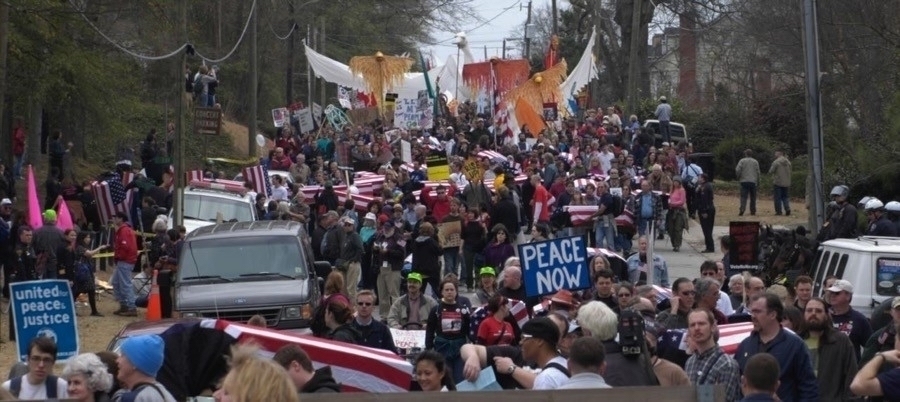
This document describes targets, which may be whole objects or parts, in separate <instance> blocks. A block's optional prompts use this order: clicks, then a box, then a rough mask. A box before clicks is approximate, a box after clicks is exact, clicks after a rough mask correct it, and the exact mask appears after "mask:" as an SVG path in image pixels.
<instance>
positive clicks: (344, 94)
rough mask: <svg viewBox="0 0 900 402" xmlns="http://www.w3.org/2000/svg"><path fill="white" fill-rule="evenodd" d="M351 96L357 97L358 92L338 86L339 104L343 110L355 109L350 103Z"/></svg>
mask: <svg viewBox="0 0 900 402" xmlns="http://www.w3.org/2000/svg"><path fill="white" fill-rule="evenodd" d="M351 95H356V91H355V90H353V89H351V88H347V87H345V86H341V85H338V103H340V105H341V107H342V108H344V109H352V108H353V104H352V103H351V102H350V98H351Z"/></svg>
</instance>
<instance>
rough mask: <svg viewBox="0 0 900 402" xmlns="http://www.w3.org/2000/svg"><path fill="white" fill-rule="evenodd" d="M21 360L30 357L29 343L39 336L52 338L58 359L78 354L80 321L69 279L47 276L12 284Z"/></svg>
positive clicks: (11, 299)
mask: <svg viewBox="0 0 900 402" xmlns="http://www.w3.org/2000/svg"><path fill="white" fill-rule="evenodd" d="M9 293H10V296H11V297H10V303H11V306H12V314H13V320H14V321H15V323H16V346H17V347H18V349H17V351H18V353H19V360H20V361H25V359H27V358H28V344H29V343H30V342H31V340H32V339H34V338H36V337H39V336H46V337H48V338H52V339H53V340H54V341H55V342H56V347H57V349H58V351H57V353H56V361H57V362H64V361H66V360H68V359H69V358H71V357H75V356H76V355H78V323H77V321H76V317H75V301H74V300H72V290H71V289H70V288H69V281H67V280H64V279H45V280H40V281H28V282H15V283H11V284H9Z"/></svg>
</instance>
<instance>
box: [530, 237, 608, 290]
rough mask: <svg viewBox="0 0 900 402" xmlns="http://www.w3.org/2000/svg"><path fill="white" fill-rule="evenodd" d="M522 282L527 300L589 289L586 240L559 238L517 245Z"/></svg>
mask: <svg viewBox="0 0 900 402" xmlns="http://www.w3.org/2000/svg"><path fill="white" fill-rule="evenodd" d="M519 258H520V259H521V261H522V279H523V280H524V281H525V294H526V295H528V296H529V297H533V296H542V295H547V294H552V293H556V292H557V291H559V290H562V289H566V290H578V289H587V288H590V287H591V277H590V276H591V275H590V268H589V267H588V253H587V240H586V239H585V237H584V236H572V237H563V238H557V239H552V240H545V241H541V242H535V243H525V244H519Z"/></svg>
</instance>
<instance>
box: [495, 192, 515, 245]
mask: <svg viewBox="0 0 900 402" xmlns="http://www.w3.org/2000/svg"><path fill="white" fill-rule="evenodd" d="M497 197H498V198H499V200H498V201H497V203H496V204H495V205H494V210H493V211H491V212H492V213H491V219H492V221H493V222H495V223H502V224H503V226H505V227H506V231H507V232H509V240H510V242H512V243H513V246H515V241H516V236H517V235H518V234H519V232H520V231H521V230H522V225H520V224H519V210H518V209H517V208H516V204H515V203H514V202H513V200H512V195H511V194H510V191H509V189H508V188H506V187H505V186H504V187H500V188H498V189H497Z"/></svg>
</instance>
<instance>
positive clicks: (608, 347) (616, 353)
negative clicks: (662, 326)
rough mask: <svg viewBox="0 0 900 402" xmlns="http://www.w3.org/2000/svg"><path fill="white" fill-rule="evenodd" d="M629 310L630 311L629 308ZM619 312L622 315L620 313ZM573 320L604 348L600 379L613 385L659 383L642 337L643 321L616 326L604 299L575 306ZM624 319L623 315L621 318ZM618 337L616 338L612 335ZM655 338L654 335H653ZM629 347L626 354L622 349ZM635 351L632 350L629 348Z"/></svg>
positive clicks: (617, 322)
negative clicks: (602, 377)
mask: <svg viewBox="0 0 900 402" xmlns="http://www.w3.org/2000/svg"><path fill="white" fill-rule="evenodd" d="M630 313H633V312H630ZM624 315H625V314H624V313H623V317H624ZM577 317H578V318H577V324H578V326H579V327H580V328H581V330H582V331H583V332H584V335H585V336H591V337H594V338H597V339H599V340H600V341H601V342H603V347H604V350H605V352H606V375H605V376H604V379H605V380H606V382H607V383H608V384H609V385H611V386H613V387H638V386H644V385H659V380H658V379H657V377H656V374H654V372H653V364H652V362H651V361H650V354H649V353H648V351H647V347H646V346H647V345H646V341H645V339H644V330H643V322H642V321H640V324H639V325H636V326H635V327H636V328H635V327H631V329H629V330H625V328H624V327H623V328H622V329H620V325H619V321H620V319H619V317H618V316H617V315H616V313H615V312H613V311H612V309H610V308H609V306H607V305H606V304H605V303H603V302H600V301H591V302H588V303H585V304H582V305H581V307H580V308H579V309H578V315H577ZM623 319H624V318H623ZM617 336H618V337H619V341H616V337H617ZM654 339H655V337H654ZM623 351H629V354H627V355H626V354H625V353H623ZM634 351H637V352H638V353H636V354H633V353H631V352H634Z"/></svg>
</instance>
